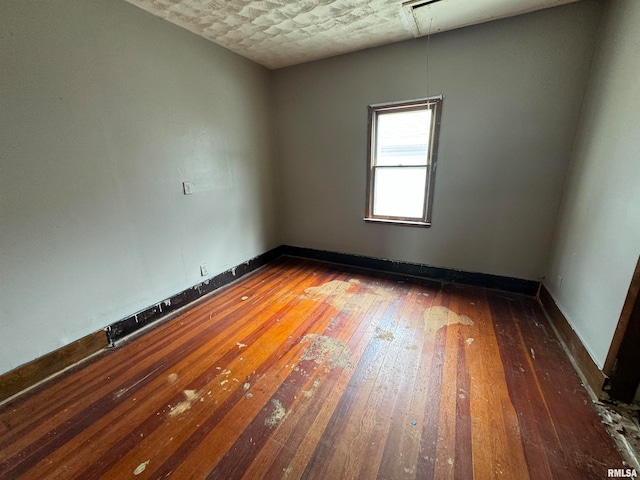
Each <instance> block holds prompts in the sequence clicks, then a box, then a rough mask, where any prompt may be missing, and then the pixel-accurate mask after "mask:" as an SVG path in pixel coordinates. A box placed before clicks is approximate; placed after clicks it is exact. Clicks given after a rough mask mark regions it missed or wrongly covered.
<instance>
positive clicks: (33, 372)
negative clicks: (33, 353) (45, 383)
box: [0, 330, 107, 402]
mask: <svg viewBox="0 0 640 480" xmlns="http://www.w3.org/2000/svg"><path fill="white" fill-rule="evenodd" d="M106 346H107V339H106V337H105V335H104V332H103V331H102V330H100V331H98V332H95V333H92V334H91V335H87V336H86V337H83V338H81V339H79V340H76V341H75V342H72V343H70V344H69V345H65V346H64V347H61V348H58V349H57V350H54V351H53V352H51V353H48V354H46V355H43V356H42V357H39V358H36V359H35V360H33V361H31V362H29V363H26V364H24V365H22V366H20V367H18V368H16V369H14V370H11V371H9V372H7V373H4V374H2V375H0V402H1V401H3V400H5V399H7V398H9V397H11V396H13V395H15V394H17V393H19V392H21V391H23V390H25V389H26V388H29V387H31V386H33V385H35V384H36V383H38V382H41V381H42V380H45V379H46V378H49V377H50V376H51V375H54V374H56V373H58V372H60V371H62V370H64V369H65V368H67V367H69V366H70V365H73V364H74V363H76V362H79V361H80V360H83V359H85V358H87V357H88V356H90V355H92V354H94V353H96V352H98V351H100V350H102V349H103V348H105V347H106Z"/></svg>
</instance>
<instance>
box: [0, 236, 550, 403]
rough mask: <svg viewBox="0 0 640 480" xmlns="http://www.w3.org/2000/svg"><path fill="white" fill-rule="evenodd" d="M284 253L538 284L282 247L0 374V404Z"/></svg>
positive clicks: (486, 281) (518, 287)
mask: <svg viewBox="0 0 640 480" xmlns="http://www.w3.org/2000/svg"><path fill="white" fill-rule="evenodd" d="M282 255H288V256H292V257H302V258H307V259H312V260H321V261H325V262H331V263H336V264H341V265H347V266H352V267H359V268H366V269H371V270H378V271H382V272H388V273H392V274H398V275H407V276H411V277H418V278H425V279H430V280H436V281H442V282H451V283H459V284H464V285H472V286H478V287H484V288H491V289H496V290H504V291H509V292H514V293H520V294H524V295H529V296H534V295H536V292H537V291H538V288H539V283H538V282H535V281H531V280H521V279H517V278H510V277H502V276H498V275H489V274H484V273H470V272H463V271H460V270H452V269H447V268H438V267H431V266H428V265H422V264H418V263H409V262H399V261H393V260H385V259H381V258H372V257H366V256H363V255H353V254H347V253H337V252H329V251H323V250H314V249H311V248H302V247H294V246H290V245H280V246H279V247H276V248H274V249H272V250H269V251H268V252H265V253H263V254H261V255H258V256H257V257H255V258H252V259H250V260H248V261H246V262H244V263H242V264H240V265H238V266H236V267H234V268H231V269H229V270H227V271H225V272H223V273H220V274H219V275H216V276H215V277H212V278H210V279H208V280H206V281H204V282H202V283H199V284H197V285H195V286H193V287H191V288H188V289H186V290H183V291H182V292H179V293H177V294H176V295H173V296H172V297H170V298H166V299H164V300H162V301H161V302H158V303H156V304H154V305H152V306H150V307H148V308H146V309H144V310H142V311H140V312H138V313H136V314H133V315H130V316H128V317H126V318H123V319H122V320H119V321H117V322H115V323H112V324H111V325H109V326H107V327H106V328H105V329H104V331H99V332H96V333H94V334H91V335H88V336H87V337H84V338H81V339H80V340H77V341H75V342H73V343H71V344H69V345H66V346H64V347H62V348H59V349H57V350H55V351H53V352H51V353H49V354H47V355H44V356H43V357H40V358H38V359H36V360H34V361H32V362H29V363H27V364H25V365H22V366H21V367H18V368H16V369H15V370H12V371H10V372H7V373H5V374H3V375H0V401H2V400H4V399H6V398H9V397H11V396H12V395H15V394H16V393H19V392H20V391H22V390H24V389H26V388H28V387H30V386H32V385H35V384H36V383H38V382H40V381H41V380H44V379H46V378H48V377H49V376H51V375H53V374H55V373H57V372H60V371H61V370H63V369H65V368H66V367H68V366H70V365H72V364H74V363H76V362H78V361H80V360H82V359H84V358H86V357H88V356H90V355H91V354H93V353H95V352H97V351H99V350H101V349H103V348H105V347H107V346H113V345H115V343H116V342H117V341H119V340H122V339H123V338H125V337H126V336H128V335H131V334H132V333H134V332H136V331H137V330H140V329H142V328H144V327H146V326H148V325H150V324H152V323H154V322H156V321H158V320H160V319H166V318H169V316H170V315H171V314H172V313H173V312H175V311H177V310H178V309H180V308H182V307H185V306H186V305H189V304H190V303H192V302H195V301H197V300H198V299H200V298H201V297H203V296H205V295H207V294H209V293H211V292H213V291H214V290H217V289H218V288H220V287H223V286H225V285H228V284H230V283H232V282H234V281H236V280H238V279H239V278H241V277H243V276H244V275H247V274H249V273H251V272H253V271H254V270H257V269H258V268H260V267H262V266H264V265H266V264H267V263H269V262H272V261H273V260H275V259H277V258H278V257H280V256H282Z"/></svg>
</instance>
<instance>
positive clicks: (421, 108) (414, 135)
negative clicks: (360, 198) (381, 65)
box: [365, 97, 442, 227]
mask: <svg viewBox="0 0 640 480" xmlns="http://www.w3.org/2000/svg"><path fill="white" fill-rule="evenodd" d="M441 110H442V97H436V98H428V99H422V100H414V101H410V102H399V103H387V104H381V105H371V106H369V145H368V152H369V153H368V169H367V211H366V214H365V220H367V221H374V222H389V223H402V224H407V225H418V226H424V227H428V226H431V203H432V198H433V180H434V176H435V164H436V151H437V146H438V130H439V127H440V114H441Z"/></svg>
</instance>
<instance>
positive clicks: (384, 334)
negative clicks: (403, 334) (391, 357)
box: [376, 327, 395, 342]
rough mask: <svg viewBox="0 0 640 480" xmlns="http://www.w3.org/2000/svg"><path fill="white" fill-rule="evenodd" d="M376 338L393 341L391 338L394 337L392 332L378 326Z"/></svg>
mask: <svg viewBox="0 0 640 480" xmlns="http://www.w3.org/2000/svg"><path fill="white" fill-rule="evenodd" d="M376 338H379V339H380V340H386V341H387V342H393V339H394V338H395V337H394V336H393V333H392V332H389V331H387V330H382V329H381V328H380V327H376Z"/></svg>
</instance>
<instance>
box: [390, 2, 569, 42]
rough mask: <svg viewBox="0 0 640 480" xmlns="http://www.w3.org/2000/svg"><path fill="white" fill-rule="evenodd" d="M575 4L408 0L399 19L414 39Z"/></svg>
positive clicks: (404, 3) (403, 4)
mask: <svg viewBox="0 0 640 480" xmlns="http://www.w3.org/2000/svg"><path fill="white" fill-rule="evenodd" d="M574 1H576V0H517V7H516V8H514V0H409V1H407V2H403V3H402V8H401V16H402V18H403V22H404V24H405V27H406V28H407V30H408V31H410V32H411V33H413V36H414V37H422V36H424V35H431V34H433V33H438V32H444V31H446V30H453V29H455V28H460V27H466V26H468V25H475V24H477V23H483V22H488V21H490V20H498V19H499V18H506V17H512V16H515V15H521V14H523V13H529V12H533V11H535V10H541V9H543V8H549V7H555V6H558V5H562V4H564V3H571V2H574Z"/></svg>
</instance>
